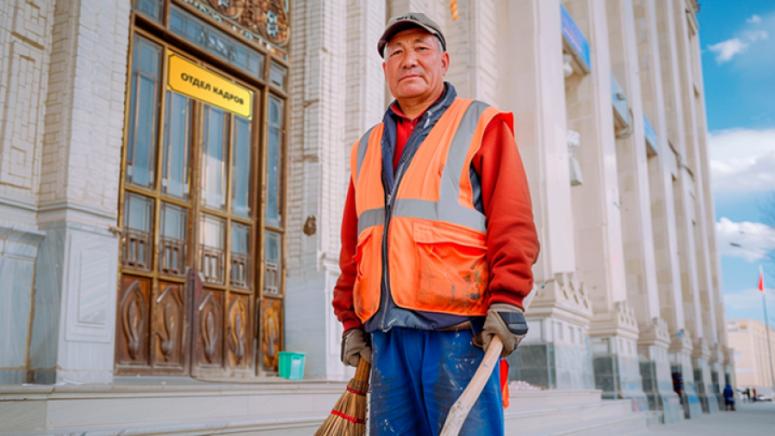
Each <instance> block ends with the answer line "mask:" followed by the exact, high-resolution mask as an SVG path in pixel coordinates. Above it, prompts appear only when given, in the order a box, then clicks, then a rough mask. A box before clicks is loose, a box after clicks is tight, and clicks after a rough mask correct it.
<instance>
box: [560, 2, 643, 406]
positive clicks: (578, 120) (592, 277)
mask: <svg viewBox="0 0 775 436" xmlns="http://www.w3.org/2000/svg"><path fill="white" fill-rule="evenodd" d="M566 6H567V7H568V10H569V12H570V14H571V16H572V17H573V18H574V19H575V20H576V22H577V24H578V25H579V27H580V28H581V29H582V30H583V31H584V32H585V33H586V34H587V35H588V37H589V43H590V52H591V68H590V70H591V71H590V74H589V75H588V76H586V77H583V78H580V77H579V78H576V77H577V76H572V77H571V78H570V79H569V80H568V81H567V83H566V94H567V101H568V108H567V115H568V125H569V127H570V128H571V129H572V130H575V131H577V132H579V134H580V136H581V147H580V152H579V153H580V159H579V160H580V163H581V168H582V172H583V174H584V180H583V183H581V184H580V185H577V186H574V187H573V188H572V199H573V206H574V207H573V211H574V217H575V228H576V254H577V258H578V271H579V275H580V278H581V280H582V281H583V283H584V286H585V287H586V288H587V289H590V290H591V292H590V296H591V301H592V308H593V312H594V318H593V320H592V324H591V326H590V337H591V341H592V351H593V355H594V368H595V384H596V386H597V387H598V388H599V389H602V390H603V397H604V398H629V399H632V400H633V405H634V407H636V408H638V409H640V410H643V409H646V408H648V402H647V399H646V397H645V395H644V393H643V387H642V380H641V376H640V365H639V362H638V355H637V339H638V325H637V321H636V318H635V313H634V312H633V310H632V308H631V307H630V305H629V304H628V301H627V283H626V278H625V257H624V248H623V238H622V228H621V226H622V221H621V200H620V197H619V187H618V170H617V167H618V157H617V149H616V139H615V137H614V119H613V113H612V100H611V88H612V82H611V80H612V79H611V59H610V57H609V53H610V52H609V49H610V47H609V44H608V23H607V19H606V4H605V3H604V2H602V1H598V0H573V1H568V2H566ZM574 78H575V80H574Z"/></svg>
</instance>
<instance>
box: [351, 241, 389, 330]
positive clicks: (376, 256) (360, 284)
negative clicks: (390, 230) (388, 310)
mask: <svg viewBox="0 0 775 436" xmlns="http://www.w3.org/2000/svg"><path fill="white" fill-rule="evenodd" d="M381 229H382V227H372V228H369V229H367V230H365V231H363V232H362V233H361V235H360V236H359V238H358V245H357V248H356V250H355V259H354V260H355V265H356V270H357V275H356V276H355V284H354V285H353V304H354V305H355V313H356V315H358V318H360V319H361V321H363V322H366V321H367V320H368V319H369V318H370V317H371V316H372V315H374V313H376V311H377V308H378V306H379V286H380V285H379V283H380V280H381V278H382V255H381V249H382V247H381V245H382V241H381V237H380V235H381Z"/></svg>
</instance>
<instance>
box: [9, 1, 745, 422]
mask: <svg viewBox="0 0 775 436" xmlns="http://www.w3.org/2000/svg"><path fill="white" fill-rule="evenodd" d="M452 3H453V4H454V6H453V7H452V8H451V7H450V2H447V1H443V0H386V1H357V0H325V1H304V0H291V1H288V0H274V1H261V2H259V1H251V0H245V1H222V0H135V1H132V2H128V1H124V0H111V1H98V0H76V1H64V0H57V1H54V0H24V1H22V0H15V1H9V2H2V3H1V4H0V59H2V60H3V62H2V63H0V77H2V79H1V80H0V126H2V130H0V319H2V322H0V325H3V326H4V327H5V329H4V330H5V332H6V334H5V335H3V337H2V338H0V383H3V384H19V383H38V384H54V383H58V384H61V383H79V384H80V383H87V384H108V385H109V384H111V383H118V382H120V381H122V380H125V379H126V378H127V377H128V376H131V377H135V378H136V377H143V376H154V377H156V376H165V377H183V378H185V377H192V378H211V379H218V380H228V381H235V380H237V381H245V382H255V381H257V380H258V381H260V380H266V379H267V378H271V377H273V376H274V375H275V374H276V371H277V365H278V355H279V352H280V351H281V350H293V351H302V352H304V353H306V365H307V372H306V375H307V377H310V378H316V379H327V380H341V379H344V378H346V377H347V375H348V373H347V370H346V369H345V368H344V367H343V366H342V365H341V363H340V361H339V341H340V337H341V334H342V331H341V326H340V325H339V323H338V322H337V321H336V320H335V318H334V316H333V313H332V308H331V296H332V290H333V287H334V284H335V281H336V279H337V276H338V255H339V226H340V220H341V211H342V208H343V204H344V198H345V193H346V187H347V183H348V177H349V168H348V166H349V165H348V159H347V156H348V154H349V148H350V146H351V144H352V143H353V142H354V141H355V140H356V139H357V138H358V137H359V136H360V135H361V134H362V133H363V132H365V131H366V130H367V129H368V128H369V127H370V126H372V125H373V124H374V123H376V122H378V121H379V120H380V119H381V117H382V114H383V112H384V109H385V107H386V105H387V103H388V102H389V101H390V96H389V94H388V92H387V91H386V87H385V83H384V80H383V76H382V71H381V65H380V64H381V59H380V57H379V56H378V54H377V52H376V49H375V48H376V41H377V39H378V38H379V36H380V34H381V31H382V30H383V28H384V25H385V22H386V20H387V19H388V18H389V17H390V16H395V15H398V14H401V13H405V12H407V11H423V12H425V13H426V14H428V15H429V16H430V17H431V18H433V19H434V20H436V21H437V22H438V23H439V24H440V25H441V26H442V27H443V29H444V32H445V35H446V36H447V41H448V46H449V50H450V56H451V67H450V70H449V73H448V75H447V80H449V81H450V82H452V83H453V84H455V86H456V87H457V90H458V93H459V94H460V95H461V96H463V97H471V98H477V99H480V100H484V101H486V102H488V103H491V104H493V105H495V106H497V107H499V108H501V109H503V110H508V111H511V112H513V113H514V114H515V117H516V132H515V133H516V138H517V143H518V144H519V147H520V152H521V154H522V157H523V160H524V163H525V167H526V170H527V173H528V178H529V183H530V187H531V194H532V200H533V206H534V213H535V220H536V224H537V229H538V232H539V238H540V241H541V244H542V249H541V255H540V258H539V259H538V262H537V263H536V265H535V267H534V273H535V289H534V291H533V292H532V294H531V297H530V300H529V303H528V308H527V315H528V317H529V322H530V333H529V335H528V337H527V339H526V340H525V341H524V342H523V344H522V345H521V346H520V349H519V350H518V352H517V353H515V355H513V356H512V357H511V361H512V365H511V367H512V374H511V376H512V378H515V379H519V380H524V381H527V382H529V383H531V384H534V385H537V386H541V387H544V388H548V389H589V388H597V389H600V390H601V391H602V393H603V397H604V398H611V399H622V398H625V399H629V400H631V401H632V404H633V407H634V408H635V409H637V410H647V409H652V410H657V411H659V412H660V416H661V417H662V419H663V420H665V421H672V420H676V419H681V417H682V416H685V417H691V416H694V415H696V414H699V413H702V412H706V413H708V412H713V411H715V410H717V409H718V397H719V384H721V383H723V382H724V381H725V380H730V379H731V378H732V377H733V373H734V371H733V366H734V362H733V356H732V355H731V353H730V350H729V348H728V347H727V331H726V329H725V321H724V311H723V302H722V300H721V298H720V278H719V265H718V256H717V250H716V241H715V236H714V231H713V222H714V220H713V216H714V214H713V203H712V198H711V195H710V183H709V166H708V149H707V128H706V118H705V104H704V90H703V81H702V73H701V69H700V45H699V36H698V26H697V20H696V13H697V11H698V5H697V2H696V0H670V1H668V2H657V1H655V0H616V1H602V0H563V1H560V0H550V1H546V0H520V1H507V0H492V1H473V0H466V1H462V0H461V1H457V2H452ZM674 386H677V387H679V389H678V391H679V392H680V394H681V396H682V398H679V397H678V396H677V395H676V394H675V390H674Z"/></svg>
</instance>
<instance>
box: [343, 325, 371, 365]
mask: <svg viewBox="0 0 775 436" xmlns="http://www.w3.org/2000/svg"><path fill="white" fill-rule="evenodd" d="M361 357H362V358H364V359H366V361H367V362H369V363H371V346H370V345H369V340H368V334H367V333H366V332H365V331H364V330H363V329H360V328H357V329H350V330H347V331H346V332H344V335H342V355H341V359H342V363H344V364H345V365H349V366H358V362H360V360H361Z"/></svg>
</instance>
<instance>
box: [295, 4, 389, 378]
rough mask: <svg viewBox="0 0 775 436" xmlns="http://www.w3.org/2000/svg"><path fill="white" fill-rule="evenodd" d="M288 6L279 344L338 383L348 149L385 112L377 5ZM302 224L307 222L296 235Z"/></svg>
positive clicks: (344, 373) (310, 370)
mask: <svg viewBox="0 0 775 436" xmlns="http://www.w3.org/2000/svg"><path fill="white" fill-rule="evenodd" d="M291 9H292V11H293V13H292V14H291V19H292V23H291V29H292V30H291V31H292V32H293V35H292V38H291V41H292V43H291V44H292V47H291V78H290V88H291V93H290V96H291V97H290V98H291V102H290V104H291V106H292V107H293V110H292V111H291V116H290V123H291V126H290V129H289V132H290V134H289V159H290V166H289V177H288V182H289V187H288V190H289V192H288V195H289V198H288V203H289V213H288V215H289V222H288V252H289V256H288V276H287V282H286V283H287V285H286V286H287V291H286V300H285V301H286V308H285V316H286V318H285V319H286V321H285V329H286V330H285V331H286V343H285V347H286V349H288V350H304V351H305V352H306V353H307V358H306V362H307V363H306V365H307V368H306V375H307V376H308V377H312V378H327V379H345V378H347V377H348V374H350V373H351V371H348V370H347V369H346V367H345V366H344V365H342V363H341V362H340V360H339V350H340V339H341V336H342V326H341V324H340V323H339V321H338V320H337V319H336V318H335V316H334V314H333V308H332V306H331V300H332V292H333V289H334V285H335V284H336V280H337V278H338V276H339V263H338V262H339V248H340V227H341V223H342V209H343V206H344V200H345V195H346V192H347V191H346V190H347V185H348V183H349V156H350V147H351V145H352V143H353V142H354V141H355V140H356V139H357V138H358V137H360V135H361V134H362V133H363V132H364V131H365V130H366V128H367V127H370V126H372V125H373V124H375V123H377V122H379V121H380V119H381V116H382V110H383V109H384V81H383V79H382V71H381V67H380V64H381V60H380V58H379V56H378V55H377V50H376V44H377V40H378V39H379V36H380V34H381V32H382V30H383V29H384V25H385V4H384V2H357V1H351V0H350V1H348V0H334V1H327V2H318V1H305V0H299V1H296V2H294V4H293V5H292V6H291ZM305 223H315V224H316V225H315V226H307V229H308V232H307V233H304V232H302V229H303V228H305ZM309 229H314V230H313V231H311V232H310V231H309Z"/></svg>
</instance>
